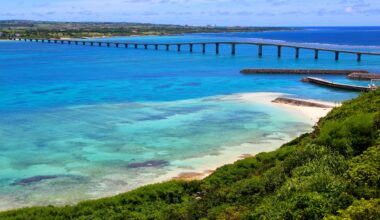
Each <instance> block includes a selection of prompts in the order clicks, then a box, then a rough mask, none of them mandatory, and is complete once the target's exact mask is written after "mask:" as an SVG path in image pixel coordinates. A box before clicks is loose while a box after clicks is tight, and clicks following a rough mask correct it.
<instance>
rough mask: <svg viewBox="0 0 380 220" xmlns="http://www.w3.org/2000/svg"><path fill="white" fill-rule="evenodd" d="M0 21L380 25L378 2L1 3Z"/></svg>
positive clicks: (100, 0)
mask: <svg viewBox="0 0 380 220" xmlns="http://www.w3.org/2000/svg"><path fill="white" fill-rule="evenodd" d="M0 1H1V3H0V19H1V20H4V19H31V20H53V21H124V22H149V23H166V24H188V25H229V26H234V25H242V26H350V25H351V26H364V25H372V26H379V25H380V0H0Z"/></svg>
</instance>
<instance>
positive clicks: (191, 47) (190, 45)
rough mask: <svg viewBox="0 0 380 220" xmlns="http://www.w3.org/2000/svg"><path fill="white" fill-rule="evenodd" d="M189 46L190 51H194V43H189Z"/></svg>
mask: <svg viewBox="0 0 380 220" xmlns="http://www.w3.org/2000/svg"><path fill="white" fill-rule="evenodd" d="M189 47H190V53H192V52H193V44H189Z"/></svg>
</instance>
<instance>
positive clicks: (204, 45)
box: [202, 44, 206, 53]
mask: <svg viewBox="0 0 380 220" xmlns="http://www.w3.org/2000/svg"><path fill="white" fill-rule="evenodd" d="M202 53H206V44H202Z"/></svg>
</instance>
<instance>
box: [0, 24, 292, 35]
mask: <svg viewBox="0 0 380 220" xmlns="http://www.w3.org/2000/svg"><path fill="white" fill-rule="evenodd" d="M268 30H292V28H278V27H214V26H210V27H204V26H182V25H164V24H144V23H127V22H48V21H18V20H10V21H0V38H4V39H6V38H11V37H25V38H80V37H102V36H108V37H109V36H130V35H171V34H183V33H199V32H208V33H210V32H211V33H214V32H255V31H268Z"/></svg>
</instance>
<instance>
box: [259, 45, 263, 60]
mask: <svg viewBox="0 0 380 220" xmlns="http://www.w3.org/2000/svg"><path fill="white" fill-rule="evenodd" d="M262 56H263V45H261V44H260V45H259V57H262Z"/></svg>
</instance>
